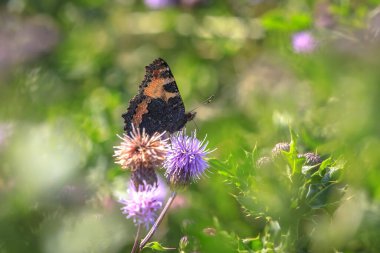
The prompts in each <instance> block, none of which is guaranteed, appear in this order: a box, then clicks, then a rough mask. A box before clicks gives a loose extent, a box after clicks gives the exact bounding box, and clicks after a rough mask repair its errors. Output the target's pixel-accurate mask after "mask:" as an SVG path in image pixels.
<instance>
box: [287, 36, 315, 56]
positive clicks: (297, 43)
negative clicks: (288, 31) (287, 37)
mask: <svg viewBox="0 0 380 253" xmlns="http://www.w3.org/2000/svg"><path fill="white" fill-rule="evenodd" d="M292 43H293V50H294V52H296V53H301V54H302V53H311V52H313V51H314V50H315V49H316V47H317V41H316V40H315V38H314V36H313V34H312V33H310V32H307V31H304V32H299V33H295V34H294V35H293V37H292Z"/></svg>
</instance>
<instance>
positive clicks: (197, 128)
mask: <svg viewBox="0 0 380 253" xmlns="http://www.w3.org/2000/svg"><path fill="white" fill-rule="evenodd" d="M193 123H194V125H195V129H196V130H197V132H199V127H198V125H197V123H196V122H195V119H193Z"/></svg>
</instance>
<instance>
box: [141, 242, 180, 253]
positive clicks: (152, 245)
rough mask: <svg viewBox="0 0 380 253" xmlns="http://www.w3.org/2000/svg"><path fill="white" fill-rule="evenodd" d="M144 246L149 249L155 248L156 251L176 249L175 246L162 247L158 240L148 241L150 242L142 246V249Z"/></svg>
mask: <svg viewBox="0 0 380 253" xmlns="http://www.w3.org/2000/svg"><path fill="white" fill-rule="evenodd" d="M145 248H150V249H153V250H157V251H168V250H175V249H176V248H167V247H164V246H162V245H161V244H160V243H159V242H150V243H147V244H146V245H145V246H144V249H145Z"/></svg>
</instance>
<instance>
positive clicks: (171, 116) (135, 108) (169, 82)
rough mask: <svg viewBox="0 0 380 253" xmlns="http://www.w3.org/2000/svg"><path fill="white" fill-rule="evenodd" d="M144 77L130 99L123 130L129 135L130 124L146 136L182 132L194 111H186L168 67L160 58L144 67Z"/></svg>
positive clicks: (124, 116)
mask: <svg viewBox="0 0 380 253" xmlns="http://www.w3.org/2000/svg"><path fill="white" fill-rule="evenodd" d="M145 71H146V73H145V78H144V80H143V81H142V83H141V84H140V86H139V92H138V94H137V95H136V96H135V97H134V98H132V99H131V101H130V102H129V107H128V109H127V112H126V113H124V114H123V115H122V117H123V118H124V123H125V125H124V130H125V131H126V132H127V133H129V132H131V131H132V125H133V126H134V127H135V128H140V129H141V130H142V129H145V132H146V133H147V134H149V135H152V134H154V133H155V132H159V133H162V132H164V131H167V132H169V133H174V132H176V131H179V130H181V129H182V128H183V127H184V126H185V124H186V122H188V121H190V120H192V119H193V118H194V117H195V112H189V113H186V112H185V106H184V104H183V101H182V98H181V95H180V93H179V90H178V87H177V84H176V82H175V80H174V77H173V74H172V72H171V71H170V68H169V65H168V64H167V63H166V62H165V61H164V60H163V59H161V58H158V59H156V60H154V61H153V62H152V63H151V64H150V65H149V66H146V67H145Z"/></svg>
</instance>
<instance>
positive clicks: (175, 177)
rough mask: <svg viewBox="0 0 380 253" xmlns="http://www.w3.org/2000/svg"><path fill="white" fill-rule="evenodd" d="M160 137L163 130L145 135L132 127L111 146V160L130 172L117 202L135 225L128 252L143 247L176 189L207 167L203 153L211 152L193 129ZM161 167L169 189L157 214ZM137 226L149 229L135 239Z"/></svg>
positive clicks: (200, 175) (159, 202)
mask: <svg viewBox="0 0 380 253" xmlns="http://www.w3.org/2000/svg"><path fill="white" fill-rule="evenodd" d="M164 136H165V132H164V133H154V134H153V135H152V136H149V135H147V134H146V133H145V131H144V130H142V131H141V130H140V129H135V128H134V127H132V132H130V133H127V134H123V136H121V137H120V139H121V140H122V142H121V144H120V145H119V146H116V147H115V152H114V157H115V162H116V163H117V164H119V165H120V166H121V168H122V169H123V170H130V171H131V181H132V184H131V186H130V187H129V189H128V190H127V193H128V198H122V199H120V200H119V202H120V203H121V204H122V205H123V207H122V208H121V210H122V213H123V214H124V215H125V216H126V218H128V219H129V218H131V219H133V221H134V223H135V225H136V226H137V227H138V229H137V234H136V239H135V244H134V246H133V249H132V252H137V251H138V250H141V249H143V248H144V247H145V245H146V244H147V243H148V241H149V240H150V238H151V237H152V236H153V234H154V233H155V231H156V230H157V228H158V227H159V225H160V223H161V221H162V219H163V218H164V216H165V214H166V213H167V211H168V209H169V207H170V205H171V204H172V203H173V201H174V199H175V197H176V189H178V188H184V187H186V186H187V185H189V184H190V183H192V182H194V181H196V180H198V179H200V178H201V177H202V175H203V174H204V173H205V171H206V170H207V168H208V167H209V164H208V162H207V160H206V156H207V155H208V154H209V153H210V152H212V151H210V150H208V149H207V144H208V142H206V139H203V140H202V141H200V140H198V139H197V138H196V132H195V131H194V132H193V133H192V134H191V135H190V136H186V135H185V131H184V130H183V131H180V132H178V133H175V134H173V135H172V136H171V137H170V138H169V139H165V138H164ZM161 166H162V167H163V168H164V169H165V173H164V174H165V177H166V178H167V181H168V182H169V185H170V186H171V188H172V190H173V191H172V193H171V196H170V197H169V198H168V200H167V202H166V204H165V206H164V207H163V209H162V211H161V213H160V215H159V216H158V217H157V211H158V210H159V209H160V208H161V207H162V202H161V200H160V199H159V198H158V195H159V191H158V182H157V175H156V169H158V168H160V167H161ZM156 217H157V218H156ZM152 224H153V225H152ZM151 225H152V226H151ZM141 226H144V227H145V228H146V229H147V230H148V229H149V227H150V226H151V228H150V230H149V231H148V233H147V234H146V236H145V237H144V238H143V239H142V240H141V242H139V238H140V235H139V233H140V228H141Z"/></svg>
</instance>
